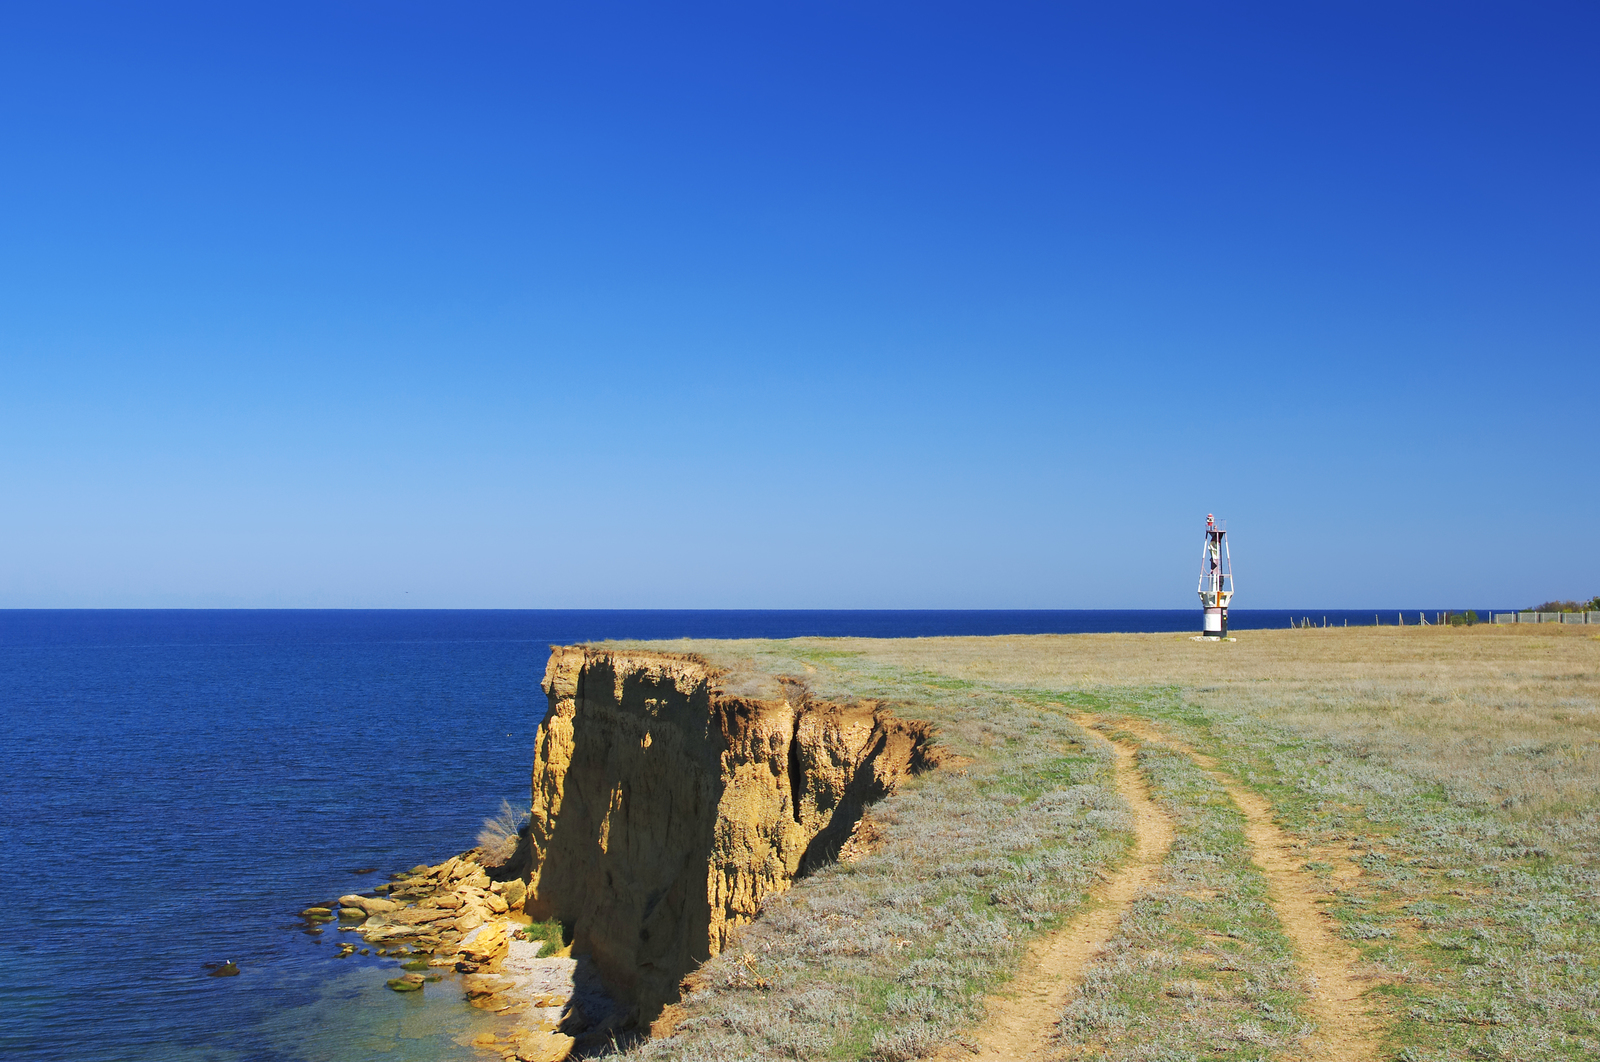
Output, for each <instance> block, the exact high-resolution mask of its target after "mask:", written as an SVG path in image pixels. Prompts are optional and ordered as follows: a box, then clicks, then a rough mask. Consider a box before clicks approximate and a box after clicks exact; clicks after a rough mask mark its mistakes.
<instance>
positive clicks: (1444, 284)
mask: <svg viewBox="0 0 1600 1062" xmlns="http://www.w3.org/2000/svg"><path fill="white" fill-rule="evenodd" d="M1597 49H1600V9H1596V8H1595V7H1594V6H1593V5H1592V4H1571V5H1565V6H1559V5H1539V4H1516V5H1512V4H1503V5H1474V4H1461V3H1449V4H1437V5H1429V6H1423V5H1411V4H1395V3H1382V4H1376V3H1374V4H1365V5H1362V4H1349V3H1339V4H1310V5H1302V4H1282V3H1271V4H1268V3H1258V4H1239V3H1232V4H1195V3H1183V4H1173V5H1164V6H1162V5H1137V4H1094V5H1090V4H1072V5H1066V4H1044V3H1041V4H994V3H984V4H977V3H973V4H966V5H953V4H936V3H916V4H905V5H889V4H874V3H866V4H862V3H848V4H821V3H805V4H799V3H790V4H771V3H760V4H752V3H727V4H720V5H691V4H687V3H674V4H649V5H644V4H640V5H628V6H624V5H618V4H609V3H594V4H591V3H583V4H559V5H557V4H539V3H506V4H490V3H482V4H438V3H428V4H418V3H395V2H384V3H371V4H341V3H318V4H305V5H301V4H294V3H288V2H284V0H274V2H273V3H270V4H247V3H226V4H218V3H209V2H208V3H195V4H189V5H179V4H163V3H149V4H124V3H106V4H78V3H71V2H60V3H56V2H52V3H48V4H11V5H7V6H6V8H5V9H4V12H3V13H0V96H3V98H0V514H3V524H0V606H11V607H21V606H78V605H85V606H169V605H199V606H235V605H237V606H268V607H272V606H338V607H345V606H359V607H369V606H370V607H387V606H409V605H415V606H436V607H477V606H503V607H774V608H784V607H841V608H852V607H884V608H896V607H934V608H939V607H949V608H967V607H997V608H1009V607H1020V608H1032V607H1039V608H1099V607H1151V608H1163V607H1189V606H1193V605H1194V604H1195V602H1196V599H1195V595H1194V584H1195V577H1196V575H1197V572H1198V566H1199V551H1200V541H1201V530H1202V527H1203V523H1204V518H1205V514H1206V513H1207V512H1215V513H1217V514H1218V516H1219V517H1222V518H1224V519H1226V520H1227V522H1228V526H1229V528H1230V532H1231V534H1230V537H1231V538H1232V540H1233V550H1234V558H1235V566H1236V570H1237V572H1238V578H1239V587H1240V589H1239V595H1238V598H1237V599H1236V602H1235V604H1236V605H1237V606H1239V607H1245V606H1254V607H1296V606H1304V607H1341V606H1348V607H1362V606H1370V607H1377V606H1380V605H1382V606H1394V607H1399V606H1412V607H1424V606H1436V607H1445V606H1451V605H1456V604H1480V603H1485V602H1490V603H1496V604H1528V603H1530V602H1533V601H1537V600H1541V599H1543V598H1545V597H1549V596H1553V595H1559V596H1563V597H1565V596H1569V595H1578V594H1582V595H1585V596H1587V595H1589V594H1593V593H1596V592H1600V342H1597V338H1600V330H1597V325H1600V63H1597V61H1596V55H1597V54H1600V50H1597Z"/></svg>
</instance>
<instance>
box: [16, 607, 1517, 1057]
mask: <svg viewBox="0 0 1600 1062" xmlns="http://www.w3.org/2000/svg"><path fill="white" fill-rule="evenodd" d="M1433 611H1436V610H1429V612H1428V614H1429V616H1430V618H1431V616H1432V614H1433ZM1480 611H1483V612H1486V611H1487V610H1480ZM1291 614H1292V615H1294V616H1296V617H1298V616H1309V617H1311V618H1312V619H1313V620H1317V621H1320V620H1321V619H1322V618H1323V617H1326V618H1327V619H1328V621H1329V622H1330V623H1333V624H1339V623H1342V622H1344V620H1345V619H1347V618H1348V619H1349V620H1350V622H1351V623H1352V624H1356V623H1370V622H1371V621H1372V618H1373V615H1374V613H1373V612H1372V611H1371V610H1366V611H1343V612H1330V611H1321V610H1317V611H1313V610H1294V611H1293V612H1292V613H1291V612H1289V611H1279V612H1266V611H1250V610H1243V609H1237V610H1234V612H1233V613H1232V616H1231V623H1232V626H1233V627H1234V628H1235V629H1240V630H1243V629H1248V628H1250V627H1281V626H1287V625H1288V623H1289V618H1290V616H1291ZM1381 615H1382V618H1383V622H1385V623H1393V622H1394V621H1395V614H1394V612H1393V610H1389V611H1387V612H1383V613H1381ZM1199 618H1200V617H1199V611H1198V609H1189V610H1181V611H1120V612H1119V611H1064V612H971V611H962V612H867V611H852V612H755V611H715V612H709V611H708V612H690V611H648V612H628V611H459V612H456V611H449V612H425V611H370V612H369V611H189V610H174V611H122V610H118V611H77V610H74V611H0V754H3V756H4V770H3V772H0V857H3V858H0V882H3V885H4V896H5V900H6V910H7V911H8V912H9V915H8V917H9V918H10V919H11V921H10V923H9V924H8V926H7V928H6V930H5V932H4V933H3V934H0V941H3V943H0V1058H4V1059H7V1060H14V1062H22V1060H29V1062H32V1060H44V1059H49V1060H68V1059H71V1060H79V1059H95V1060H97V1062H119V1060H140V1062H144V1060H171V1062H192V1060H215V1062H241V1060H255V1059H260V1060H297V1062H353V1060H358V1059H395V1060H418V1062H420V1060H424V1059H426V1060H439V1062H448V1060H456V1059H461V1060H468V1059H471V1060H477V1059H479V1058H481V1057H482V1056H479V1055H478V1054H477V1053H476V1052H474V1051H472V1050H471V1049H470V1048H467V1047H463V1046H460V1044H459V1043H458V1042H457V1041H458V1040H463V1041H464V1040H465V1039H467V1038H469V1037H470V1035H471V1034H472V1033H473V1032H474V1031H476V1030H478V1029H480V1028H481V1027H482V1026H483V1024H484V1023H486V1022H488V1021H490V1020H491V1019H489V1018H487V1017H486V1016H484V1015H481V1014H479V1013H478V1012H475V1011H471V1010H469V1009H468V1008H467V1007H465V1006H464V1005H463V1004H462V1003H461V1002H460V994H459V992H458V991H455V990H453V989H452V988H451V986H450V984H449V982H444V983H441V984H438V985H430V986H429V988H428V989H427V990H426V991H425V992H423V993H416V994H408V995H399V994H396V993H393V992H390V991H388V990H387V989H386V988H384V986H383V982H384V980H385V979H386V978H388V977H393V976H396V974H397V971H396V970H395V969H394V968H393V966H392V965H391V964H390V963H389V962H388V961H387V960H380V959H376V958H362V957H359V956H357V957H353V958H350V959H345V960H339V959H336V958H334V952H335V950H336V946H337V943H338V941H339V940H340V939H341V937H344V938H346V939H348V938H349V935H348V934H344V935H341V934H340V933H338V932H337V930H336V929H334V928H333V927H329V928H328V929H326V930H325V931H324V932H323V933H321V934H320V935H314V934H311V933H308V932H307V927H306V926H305V925H304V924H303V923H302V922H301V921H300V920H299V919H298V918H297V917H296V915H297V913H298V912H299V911H300V910H301V909H302V908H304V907H306V906H307V905H309V904H311V903H313V902H315V901H319V900H326V899H330V898H333V897H336V896H338V895H340V894H341V893H345V892H351V891H357V890H360V889H364V888H368V887H370V886H371V885H375V884H378V883H379V882H381V881H383V880H386V875H387V874H389V873H390V872H393V871H397V870H403V869H406V868H408V867H411V866H413V865H415V864H417V863H421V862H430V863H431V862H437V861H438V860H440V859H443V858H445V857H447V856H449V855H451V854H453V853H455V852H459V851H461V850H462V849H464V848H467V847H470V846H471V845H472V843H473V837H474V835H475V834H476V832H477V827H478V826H479V824H480V823H481V822H482V820H483V818H484V817H485V816H486V815H489V814H492V813H493V812H494V811H496V810H497V809H498V807H499V805H500V801H501V799H502V798H509V799H512V800H513V801H517V800H521V801H526V799H527V795H528V776H529V768H530V766H531V763H532V746H533V735H534V731H535V729H536V728H537V727H538V725H539V722H540V720H541V719H542V718H543V715H544V709H545V702H544V696H543V694H542V693H541V692H540V690H539V680H540V679H541V677H542V676H543V673H544V664H545V659H546V656H547V653H548V648H549V646H550V645H551V644H559V643H569V642H575V641H588V640H599V639H607V638H650V639H655V638H662V639H665V638H680V637H701V638H740V637H793V636H800V635H863V636H871V637H909V636H930V635H949V634H1033V633H1075V632H1084V631H1181V630H1195V629H1197V628H1198V623H1199ZM1407 619H1408V621H1410V622H1415V619H1416V610H1409V611H1408V614H1407ZM364 868H377V869H376V872H375V873H371V874H366V875H361V874H357V873H355V871H357V870H360V869H364ZM225 959H231V960H233V961H234V962H236V963H237V964H238V965H239V967H240V969H241V971H242V972H241V974H240V975H239V976H237V977H228V978H214V977H210V976H208V973H207V970H206V969H205V967H204V966H203V964H204V963H206V962H220V961H222V960H225Z"/></svg>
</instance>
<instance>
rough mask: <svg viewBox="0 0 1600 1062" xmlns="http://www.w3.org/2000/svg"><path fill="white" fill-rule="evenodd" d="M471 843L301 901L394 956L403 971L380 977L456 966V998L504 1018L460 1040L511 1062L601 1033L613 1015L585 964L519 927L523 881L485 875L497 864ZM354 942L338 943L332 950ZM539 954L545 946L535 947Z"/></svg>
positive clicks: (313, 916) (316, 919) (524, 922)
mask: <svg viewBox="0 0 1600 1062" xmlns="http://www.w3.org/2000/svg"><path fill="white" fill-rule="evenodd" d="M482 858H483V857H482V851H481V850H480V849H473V850H472V851H469V852H464V853H462V854H461V855H459V856H455V857H454V858H451V859H447V860H445V861H444V862H443V863H440V864H438V865H437V866H416V867H413V868H412V869H411V870H409V871H407V872H405V873H403V874H399V875H396V876H395V878H394V880H393V881H391V882H390V883H389V884H387V885H380V886H378V887H377V888H376V889H373V890H372V891H371V894H355V893H352V894H349V895H346V896H341V897H339V899H338V901H337V903H331V902H330V903H326V904H319V905H316V906H313V907H308V908H306V909H305V910H304V911H302V912H301V916H302V917H303V918H305V919H306V920H307V921H310V922H313V923H331V922H334V921H335V920H337V922H338V923H339V925H338V928H339V930H340V932H349V933H353V934H356V935H357V936H359V937H360V938H361V940H362V941H363V942H364V943H365V945H366V947H362V948H359V950H360V951H361V952H362V953H363V954H367V953H372V954H376V955H379V956H382V957H385V958H390V959H395V960H398V961H399V963H400V967H401V969H403V970H405V971H406V972H405V973H404V974H402V975H401V976H399V977H396V978H393V979H391V980H390V981H389V982H388V984H389V987H390V988H391V989H393V990H394V991H396V992H420V991H422V990H423V989H424V986H425V985H427V984H429V983H430V982H437V981H439V980H440V977H439V975H438V974H432V975H430V974H428V973H426V972H425V971H428V970H430V969H439V970H442V969H450V970H454V971H456V972H457V973H460V974H461V975H463V976H462V978H461V985H462V988H463V989H464V995H465V1001H466V1002H468V1003H470V1004H471V1005H472V1006H474V1007H478V1008H480V1009H482V1010H486V1011H490V1012H492V1013H495V1014H497V1015H501V1016H504V1017H506V1018H507V1019H509V1021H508V1026H507V1029H506V1031H504V1032H503V1033H499V1034H495V1033H485V1034H481V1035H479V1036H477V1037H475V1038H473V1039H472V1040H471V1041H470V1046H472V1047H475V1048H477V1049H479V1050H480V1051H484V1052H486V1053H492V1054H495V1055H498V1056H499V1057H500V1058H502V1059H505V1060H507V1062H510V1060H516V1062H560V1060H562V1059H565V1058H567V1057H568V1056H569V1055H570V1054H571V1053H572V1052H573V1050H574V1048H575V1047H577V1046H578V1045H579V1043H580V1041H584V1042H591V1041H594V1040H597V1039H598V1040H604V1039H605V1038H607V1036H608V1035H609V1034H610V1032H611V1030H612V1029H614V1028H615V1027H616V1025H617V1023H618V1019H619V1018H620V1014H619V1008H617V1007H616V1006H615V1004H614V1003H613V1002H612V1000H611V999H610V998H609V997H608V996H607V995H606V993H605V990H604V988H603V987H602V985H601V983H600V981H599V978H598V977H597V976H595V975H594V974H593V972H592V971H591V970H590V969H588V968H587V965H588V964H587V963H584V962H581V961H580V960H578V959H574V958H572V957H571V955H570V950H571V949H570V945H569V946H566V947H561V946H553V945H556V943H557V942H552V941H547V940H546V939H544V938H543V937H542V936H539V935H535V934H532V933H530V932H529V930H528V926H529V923H530V919H529V918H528V917H527V915H525V914H524V913H523V903H524V901H525V900H526V898H527V885H526V883H525V882H524V881H522V880H521V879H520V878H511V879H510V880H505V881H497V880H495V876H494V872H496V871H497V870H498V869H499V868H496V867H491V866H487V865H485V864H484V863H483V862H482ZM357 950H358V946H357V945H355V944H353V943H349V942H346V943H344V944H342V945H340V950H339V956H340V957H341V958H343V957H345V956H347V955H351V954H353V953H355V952H356V951H357ZM541 952H545V954H542V955H541Z"/></svg>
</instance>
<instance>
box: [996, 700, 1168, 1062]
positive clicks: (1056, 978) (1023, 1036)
mask: <svg viewBox="0 0 1600 1062" xmlns="http://www.w3.org/2000/svg"><path fill="white" fill-rule="evenodd" d="M1089 732H1090V733H1091V734H1093V733H1094V731H1089ZM1096 736H1099V735H1096ZM1105 740H1109V739H1105ZM1110 744H1111V746H1112V751H1113V755H1114V757H1115V759H1114V761H1113V762H1114V770H1115V772H1116V786H1117V792H1118V793H1119V794H1121V796H1122V798H1123V799H1124V800H1126V801H1127V802H1128V807H1129V808H1130V809H1131V810H1132V812H1133V825H1134V834H1135V837H1136V842H1135V845H1134V853H1133V858H1132V859H1131V860H1130V861H1129V862H1128V863H1127V864H1126V865H1125V866H1123V867H1121V868H1120V869H1119V870H1118V871H1117V872H1116V873H1115V874H1113V875H1111V877H1110V878H1109V879H1108V880H1107V881H1105V882H1104V883H1103V884H1102V885H1101V886H1100V887H1099V888H1097V889H1095V890H1094V892H1093V894H1092V899H1091V901H1090V907H1089V909H1088V910H1087V911H1085V912H1084V913H1083V914H1081V915H1079V916H1078V917H1077V918H1075V919H1073V921H1072V923H1071V924H1070V925H1068V926H1067V927H1066V928H1065V929H1063V930H1061V931H1060V932H1058V933H1054V934H1052V935H1050V936H1049V937H1047V938H1045V939H1044V940H1042V941H1040V942H1039V943H1038V944H1036V945H1034V946H1033V947H1032V948H1030V949H1029V951H1028V954H1027V957H1026V958H1025V959H1024V960H1023V965H1022V969H1021V971H1020V972H1019V973H1018V974H1017V976H1016V978H1015V979H1014V980H1012V981H1011V983H1010V984H1009V985H1007V986H1006V992H1005V994H1004V995H1000V996H996V997H994V998H992V999H990V1000H989V1018H988V1020H987V1021H986V1022H984V1024H983V1025H982V1026H981V1027H980V1028H979V1029H978V1030H977V1031H976V1032H974V1033H973V1034H972V1037H971V1039H972V1040H973V1041H974V1042H975V1043H977V1044H978V1045H979V1047H980V1050H979V1052H978V1053H977V1055H976V1056H975V1057H976V1058H979V1059H985V1060H987V1059H997V1060H1005V1059H1018V1060H1020V1059H1030V1058H1038V1057H1041V1053H1042V1052H1043V1050H1044V1047H1045V1045H1046V1043H1047V1041H1048V1040H1049V1039H1050V1037H1051V1035H1052V1033H1053V1032H1054V1030H1055V1027H1056V1022H1057V1021H1059V1020H1060V1018H1061V1008H1062V1007H1064V1006H1066V1004H1067V1000H1068V998H1069V997H1070V996H1071V994H1072V992H1073V990H1074V989H1076V988H1077V987H1078V985H1079V984H1081V983H1082V981H1083V972H1084V970H1085V969H1087V968H1088V965H1089V963H1090V961H1091V960H1092V959H1093V958H1094V956H1095V955H1096V954H1097V953H1098V952H1099V951H1100V949H1101V948H1103V947H1104V946H1105V944H1106V942H1107V941H1108V940H1110V939H1111V936H1112V934H1114V933H1115V932H1116V931H1117V926H1118V925H1119V924H1121V922H1122V916H1123V915H1124V914H1126V913H1127V910H1128V908H1129V907H1131V906H1132V905H1133V901H1134V900H1135V899H1137V898H1138V896H1139V894H1140V893H1141V892H1143V891H1144V890H1145V889H1148V888H1149V887H1150V886H1151V884H1153V883H1154V881H1155V878H1156V874H1157V872H1158V871H1159V869H1160V867H1161V863H1162V860H1164V859H1165V858H1166V855H1167V849H1168V848H1170V847H1171V846H1172V820H1171V819H1170V818H1169V817H1168V816H1167V813H1166V812H1164V811H1162V810H1161V808H1159V807H1158V806H1157V805H1156V803H1155V801H1153V800H1151V799H1150V790H1149V787H1148V786H1147V785H1146V784H1145V780H1144V775H1142V774H1141V773H1140V772H1139V768H1138V766H1137V764H1136V763H1135V756H1136V755H1137V752H1138V750H1137V748H1136V747H1135V746H1134V745H1133V744H1132V743H1130V742H1126V741H1111V742H1110ZM967 1057H974V1056H970V1055H969V1056H967Z"/></svg>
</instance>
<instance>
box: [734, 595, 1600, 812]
mask: <svg viewBox="0 0 1600 1062" xmlns="http://www.w3.org/2000/svg"><path fill="white" fill-rule="evenodd" d="M1237 637H1238V641H1236V642H1225V643H1221V644H1213V643H1205V642H1195V641H1192V640H1191V639H1190V637H1189V636H1188V635H1182V634H1078V635H1037V636H1027V637H1022V636H1019V637H1008V638H914V639H912V638H908V639H893V640H880V639H829V640H827V641H826V642H822V641H820V640H818V642H817V644H818V645H825V646H826V647H827V649H828V650H830V651H832V652H839V653H849V654H860V659H861V661H862V662H863V663H865V662H869V661H870V662H876V663H881V664H885V665H890V666H894V667H897V668H905V669H909V670H917V671H925V672H932V673H937V674H939V675H944V676H949V677H952V678H958V679H964V680H967V681H971V682H975V683H979V684H982V685H984V686H988V687H997V688H1007V687H1012V688H1019V689H1035V690H1068V689H1081V690H1094V689H1106V688H1133V687H1150V686H1175V687H1180V688H1182V689H1183V691H1184V696H1185V698H1186V699H1187V700H1189V701H1191V702H1192V703H1194V704H1197V705H1201V706H1207V707H1218V708H1222V707H1225V708H1228V709H1230V710H1232V711H1240V712H1244V713H1246V714H1249V715H1253V716H1257V717H1259V718H1262V719H1264V720H1266V721H1270V722H1272V723H1275V724H1277V725H1279V726H1282V727H1285V728H1288V729H1290V730H1292V731H1298V732H1300V733H1303V734H1306V735H1307V736H1314V737H1318V738H1322V739H1324V740H1331V741H1333V742H1335V743H1337V744H1339V745H1341V746H1344V747H1346V748H1349V749H1353V750H1357V751H1359V752H1360V753H1361V754H1362V755H1371V756H1375V757H1377V758H1379V759H1380V760H1382V761H1385V762H1388V763H1391V764H1393V765H1394V766H1396V767H1400V768H1402V769H1404V770H1406V771H1409V772H1412V773H1415V774H1417V775H1420V776H1422V777H1426V778H1431V779H1434V780H1436V781H1439V782H1440V783H1441V784H1443V785H1444V786H1445V787H1446V788H1447V789H1448V790H1449V791H1450V792H1451V793H1452V794H1453V795H1456V796H1458V797H1461V798H1468V797H1472V798H1476V799H1477V800H1482V801H1490V802H1493V803H1496V804H1500V805H1502V806H1503V807H1505V808H1507V809H1515V810H1516V811H1517V812H1518V813H1519V814H1533V815H1538V816H1541V817H1543V816H1551V815H1557V816H1559V815H1565V814H1571V813H1574V812H1577V813H1581V812H1582V811H1584V810H1587V809H1590V808H1592V807H1593V806H1594V804H1595V802H1596V800H1597V799H1600V638H1597V637H1596V636H1595V635H1594V634H1593V633H1592V628H1584V627H1560V626H1554V625H1541V626H1538V627H1533V626H1504V627H1491V626H1478V627H1376V628H1374V627H1350V628H1343V627H1338V628H1327V629H1314V630H1266V631H1242V632H1238V634H1237ZM734 644H737V643H734Z"/></svg>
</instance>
